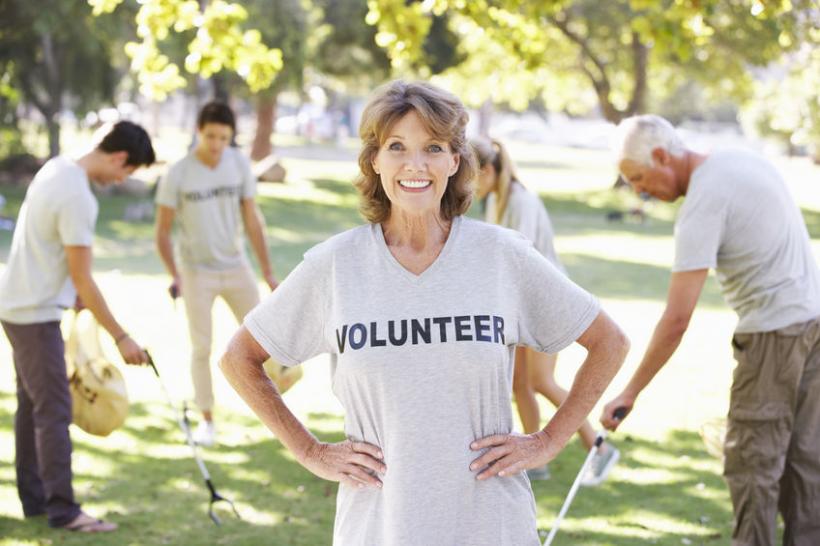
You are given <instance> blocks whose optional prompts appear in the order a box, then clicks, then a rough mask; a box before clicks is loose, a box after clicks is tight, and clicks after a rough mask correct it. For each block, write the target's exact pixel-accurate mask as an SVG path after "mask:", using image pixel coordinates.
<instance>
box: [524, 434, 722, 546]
mask: <svg viewBox="0 0 820 546" xmlns="http://www.w3.org/2000/svg"><path fill="white" fill-rule="evenodd" d="M616 441H617V442H618V447H619V448H620V450H621V453H622V457H621V460H620V462H619V463H618V465H617V466H616V467H615V469H614V470H613V472H612V474H611V475H610V478H609V480H607V481H606V482H604V484H602V485H601V486H599V487H597V488H581V489H580V490H579V492H578V494H577V496H576V497H575V500H574V501H573V503H572V505H571V507H570V509H569V511H568V513H567V519H566V520H565V523H564V524H562V527H561V530H559V533H558V534H557V535H556V540H555V542H554V544H555V545H561V544H563V545H570V544H585V545H604V544H606V545H633V544H649V543H651V544H668V545H670V546H671V545H679V544H727V543H728V542H729V537H730V536H731V530H732V512H731V504H730V502H729V493H728V491H727V489H726V487H725V485H724V482H723V479H722V477H721V475H720V470H721V469H720V462H719V461H718V460H717V459H715V458H713V457H712V456H710V455H709V454H708V453H707V452H706V450H705V449H704V447H703V442H702V440H701V438H700V436H699V435H698V434H697V433H695V432H692V431H684V430H674V431H671V432H670V433H669V435H668V436H667V437H666V438H665V440H664V441H663V442H653V441H648V440H645V439H640V438H635V437H631V436H628V437H626V438H623V439H620V440H616ZM584 456H585V452H584V451H582V449H581V447H580V446H579V445H578V444H577V443H575V444H573V445H571V446H570V447H568V448H567V449H566V450H565V451H564V452H563V453H562V454H561V455H560V456H559V458H558V459H556V460H555V461H554V462H553V463H551V464H550V469H551V471H552V478H551V479H550V480H549V481H547V482H535V483H534V484H533V490H534V493H535V498H536V503H537V505H538V514H539V530H540V531H541V532H542V533H544V534H545V533H548V532H549V531H550V529H551V528H552V525H553V522H554V520H555V517H556V516H557V514H558V512H559V510H560V508H561V505H562V504H563V502H564V498H565V496H566V494H567V492H568V491H569V487H570V485H571V484H572V480H573V479H574V478H575V474H576V473H577V472H578V469H579V468H580V466H581V464H582V462H583V460H584ZM590 519H594V520H595V522H593V523H590ZM601 522H605V523H603V524H602V523H601Z"/></svg>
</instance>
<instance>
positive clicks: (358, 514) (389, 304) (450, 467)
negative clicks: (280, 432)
mask: <svg viewBox="0 0 820 546" xmlns="http://www.w3.org/2000/svg"><path fill="white" fill-rule="evenodd" d="M598 310H599V306H598V302H597V301H596V300H595V299H594V298H593V297H592V296H591V295H590V294H588V293H587V292H585V291H584V290H582V289H581V288H579V287H578V286H577V285H575V284H573V283H572V281H570V280H569V279H567V278H566V277H565V276H564V275H562V274H561V273H560V272H558V271H557V270H556V269H555V267H554V266H552V265H551V264H550V263H549V262H548V261H547V260H546V259H545V258H544V257H543V256H541V255H540V254H539V253H538V252H537V251H536V250H535V249H534V248H533V247H532V245H531V244H530V243H529V242H528V241H526V240H525V239H524V238H523V237H522V236H521V235H519V234H517V233H515V232H513V231H510V230H507V229H504V228H499V227H497V226H491V225H488V224H485V223H483V222H478V221H474V220H470V219H466V218H462V217H457V218H455V219H454V220H453V224H452V229H451V232H450V235H449V237H448V240H447V242H446V244H445V246H444V248H443V249H442V251H441V253H440V255H439V256H438V258H437V259H436V261H435V262H434V263H433V264H432V265H431V266H430V267H429V268H428V269H427V270H426V271H424V272H423V273H422V274H421V275H415V274H413V273H410V272H409V271H407V270H406V269H404V268H403V267H402V266H401V265H400V264H399V263H398V261H396V259H395V258H394V257H393V255H392V254H391V253H390V251H389V249H388V247H387V245H386V243H385V240H384V236H383V233H382V229H381V226H379V225H366V226H361V227H358V228H354V229H352V230H350V231H347V232H345V233H342V234H340V235H337V236H335V237H333V238H331V239H329V240H328V241H326V242H324V243H322V244H320V245H318V246H316V247H314V248H313V249H311V250H310V251H308V252H307V253H306V254H305V259H304V261H303V262H302V263H301V264H299V265H298V266H297V267H296V268H295V269H294V270H293V272H292V273H291V274H290V275H289V276H288V277H287V279H285V281H284V282H283V283H282V284H281V285H280V286H279V288H277V290H276V291H274V292H273V293H272V294H270V295H269V296H268V297H267V298H266V299H265V300H264V301H263V302H262V303H261V304H260V305H259V306H258V307H257V308H256V309H255V310H254V311H252V312H251V313H250V314H249V315H248V317H247V318H246V319H245V326H246V327H247V328H248V330H249V331H250V332H251V334H252V335H253V337H254V338H255V339H256V340H257V341H258V342H259V343H260V345H262V347H264V348H265V350H266V351H267V352H268V353H269V354H270V355H271V356H272V357H273V358H274V359H276V360H278V361H280V362H282V363H283V364H285V365H295V364H299V363H301V362H304V361H306V360H308V359H310V358H312V357H314V356H316V355H318V354H321V353H330V354H331V359H332V375H333V377H332V388H333V392H334V394H335V395H336V396H337V397H338V398H339V400H340V402H341V403H342V406H343V407H344V409H345V433H346V435H347V436H348V437H349V438H350V439H353V440H357V441H365V442H369V443H371V444H374V445H376V446H379V447H380V448H381V449H382V451H383V452H384V457H385V459H384V460H385V464H386V465H387V472H386V474H385V475H383V476H380V478H381V479H382V481H383V483H384V487H383V488H382V489H381V490H378V489H354V488H350V487H347V486H344V485H342V486H340V487H339V493H338V497H337V512H336V524H335V529H334V543H335V544H337V545H344V546H351V545H352V546H364V545H375V544H378V545H382V546H401V545H417V544H442V545H455V544H471V545H473V546H482V545H486V546H505V545H506V546H522V545H524V546H527V545H530V544H531V545H533V546H535V545H537V544H539V542H538V536H537V534H536V523H535V504H534V499H533V495H532V491H531V489H530V485H529V481H528V480H527V478H526V476H525V475H524V474H520V475H518V476H513V477H509V478H492V479H489V480H486V481H482V482H479V481H477V480H476V479H475V476H476V473H475V472H472V471H470V470H469V465H470V463H471V462H472V461H473V459H475V458H476V457H477V456H478V454H477V453H476V452H472V451H471V450H470V448H469V446H470V443H471V442H472V441H474V440H475V439H477V438H482V437H484V436H488V435H491V434H497V433H507V432H510V431H512V429H513V417H512V408H511V405H510V393H511V386H512V372H513V354H514V348H515V345H517V344H524V345H529V346H532V347H535V348H536V349H538V350H542V351H545V352H550V353H555V352H558V351H560V350H561V349H563V348H564V347H566V346H567V345H569V344H570V343H572V342H573V341H574V340H575V339H577V338H578V337H579V336H580V335H581V334H582V333H583V332H584V331H585V330H586V329H587V327H588V326H589V325H590V323H591V322H592V321H593V319H594V318H595V317H596V316H597V314H598Z"/></svg>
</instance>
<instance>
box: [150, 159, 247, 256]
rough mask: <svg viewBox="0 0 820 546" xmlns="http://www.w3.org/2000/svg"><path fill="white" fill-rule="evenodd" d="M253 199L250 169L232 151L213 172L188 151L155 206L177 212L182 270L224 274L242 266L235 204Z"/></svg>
mask: <svg viewBox="0 0 820 546" xmlns="http://www.w3.org/2000/svg"><path fill="white" fill-rule="evenodd" d="M255 195H256V179H255V178H254V176H253V174H252V173H251V167H250V163H249V162H248V160H247V159H245V157H244V156H242V154H241V153H240V152H239V151H238V150H237V149H235V148H226V149H225V151H223V152H222V157H221V158H220V159H219V163H218V164H217V166H216V167H215V168H213V169H211V168H209V167H208V166H206V165H205V164H204V163H202V162H201V161H200V160H199V159H197V157H196V155H195V154H194V152H193V151H192V152H191V153H189V154H188V155H186V156H185V157H183V158H182V159H180V160H179V161H178V162H177V163H175V164H174V165H172V166H171V168H170V169H169V170H168V173H167V174H166V175H165V177H164V178H163V179H162V180H160V183H159V186H158V188H157V196H156V202H157V204H159V205H164V206H166V207H170V208H172V209H175V210H176V217H177V219H178V220H179V224H178V225H179V238H178V241H177V249H178V252H179V257H180V259H181V261H182V265H183V267H188V268H191V269H207V270H215V271H224V270H226V269H233V268H235V267H238V266H240V265H242V264H243V263H245V262H246V257H245V246H244V244H243V242H242V211H241V208H240V203H241V201H242V199H246V198H249V197H253V196H255Z"/></svg>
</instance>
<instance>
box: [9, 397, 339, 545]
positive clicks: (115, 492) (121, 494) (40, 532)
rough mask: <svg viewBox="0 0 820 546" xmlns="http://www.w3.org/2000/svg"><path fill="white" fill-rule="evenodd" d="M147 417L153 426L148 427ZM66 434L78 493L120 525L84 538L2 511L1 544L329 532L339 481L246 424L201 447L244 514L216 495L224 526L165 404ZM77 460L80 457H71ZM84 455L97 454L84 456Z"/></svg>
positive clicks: (295, 539) (248, 540)
mask: <svg viewBox="0 0 820 546" xmlns="http://www.w3.org/2000/svg"><path fill="white" fill-rule="evenodd" d="M0 396H2V406H0V408H2V409H0V432H2V433H8V434H9V435H10V429H11V414H10V412H9V410H8V409H7V408H10V407H11V405H12V403H11V401H10V400H9V399H10V398H11V395H10V394H6V393H0ZM166 414H167V415H166ZM158 416H163V417H168V418H158ZM146 420H150V422H152V423H155V425H149V426H146V423H147V422H149V421H146ZM156 425H160V426H156ZM253 425H256V426H257V427H258V424H257V423H256V422H255V421H253V420H250V419H247V418H239V417H233V418H229V419H228V420H226V422H225V425H224V426H225V427H226V428H229V427H235V429H238V430H243V429H246V427H247V429H250V427H251V426H253ZM3 429H5V430H3ZM257 430H258V429H257ZM72 434H73V437H74V438H73V443H74V461H75V464H74V467H75V476H74V481H75V491H76V492H77V495H78V500H80V501H83V502H87V503H90V504H94V503H100V505H101V506H103V507H105V508H107V514H106V517H107V518H110V519H111V520H113V521H116V522H117V523H119V525H120V529H119V531H118V532H117V533H114V534H111V535H97V536H94V537H89V536H88V535H79V534H72V533H69V532H65V531H55V530H52V529H49V528H48V526H47V523H46V521H45V519H44V518H35V519H33V520H27V521H22V520H19V519H15V518H10V517H8V516H0V537H2V538H0V544H3V543H4V541H10V543H11V544H16V543H19V542H23V541H28V542H31V543H37V544H39V543H43V544H45V543H49V544H50V543H51V541H54V540H57V541H59V542H60V543H61V544H67V545H74V544H77V545H79V544H99V545H115V544H116V545H120V544H191V545H199V544H228V543H230V544H247V545H255V544H277V545H279V544H281V545H294V546H315V545H320V544H329V543H330V541H331V535H332V529H333V517H334V512H335V495H336V485H335V484H333V483H330V482H326V481H324V480H321V479H319V478H317V477H315V476H313V475H312V474H311V473H309V472H308V471H307V470H305V469H303V468H302V467H301V466H300V465H299V464H297V463H296V462H295V461H294V459H293V458H292V457H291V456H290V454H289V453H287V452H286V450H285V449H284V448H283V447H282V446H281V444H280V443H279V442H277V441H275V440H273V439H270V436H269V435H267V434H264V435H263V434H259V435H258V436H262V437H264V438H265V439H262V440H257V441H254V440H253V439H251V436H250V434H248V433H245V434H242V435H241V436H242V441H241V442H239V443H238V445H226V446H221V447H218V448H212V449H207V450H203V451H201V454H202V455H203V458H204V460H205V464H206V465H207V467H208V470H209V471H210V473H211V476H212V479H213V483H214V484H215V486H216V488H217V490H218V491H219V492H220V493H221V494H222V495H223V496H225V497H227V498H229V499H231V500H233V501H234V502H235V503H236V506H237V509H238V511H239V513H240V515H241V516H242V517H243V519H237V518H236V517H234V516H233V514H232V513H231V512H230V510H229V509H228V507H227V505H226V504H225V503H217V505H216V507H217V513H218V514H219V516H220V518H221V519H222V522H223V524H222V526H221V527H217V526H215V525H214V524H213V523H212V522H211V520H210V519H209V518H208V515H207V507H208V500H209V498H210V496H209V493H208V491H207V489H206V487H205V484H204V482H203V478H202V476H201V474H200V473H199V470H198V468H197V466H196V463H195V461H194V458H193V457H192V455H191V452H190V449H189V448H188V447H187V446H186V445H184V440H183V437H182V433H181V432H180V431H179V429H178V428H177V427H176V423H175V422H174V421H173V420H171V419H170V411H165V408H163V409H162V410H160V409H158V408H157V407H156V405H155V404H154V405H150V406H145V405H142V404H134V405H132V411H131V414H130V415H129V420H128V423H127V425H126V426H125V427H124V428H123V429H121V430H119V431H117V432H116V433H115V434H114V435H112V436H111V437H109V438H106V439H98V438H91V437H89V436H86V435H83V434H77V433H76V432H73V433H72ZM317 436H318V437H319V438H320V439H322V440H323V441H340V440H342V439H344V436H343V434H341V433H331V434H328V433H321V432H320V433H317ZM79 459H83V460H85V463H84V464H77V461H78V460H79ZM88 460H92V461H97V460H99V461H101V463H100V464H99V465H97V464H93V465H89V463H88V462H87V461H88ZM78 468H82V470H81V471H79V472H78V471H77V469H78ZM90 469H93V473H89V470H90ZM9 474H10V475H13V471H12V472H9ZM3 481H4V482H6V483H4V484H3V485H4V486H7V487H9V488H11V489H13V488H14V484H13V483H8V480H3ZM15 500H16V499H15ZM100 512H101V510H100V509H97V510H95V511H94V513H95V514H96V513H100Z"/></svg>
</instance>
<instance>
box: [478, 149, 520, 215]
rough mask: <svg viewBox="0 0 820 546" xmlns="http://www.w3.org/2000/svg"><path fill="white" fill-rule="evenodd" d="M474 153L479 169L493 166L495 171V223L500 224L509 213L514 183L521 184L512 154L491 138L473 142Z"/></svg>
mask: <svg viewBox="0 0 820 546" xmlns="http://www.w3.org/2000/svg"><path fill="white" fill-rule="evenodd" d="M471 144H472V146H473V151H474V152H475V155H476V158H477V159H478V168H479V169H482V168H484V166H485V165H492V166H493V168H494V169H495V181H496V184H495V187H494V188H493V190H492V191H493V192H495V197H496V199H495V202H496V207H495V215H496V217H495V223H496V224H500V223H501V219H502V218H503V217H504V213H505V212H506V211H507V204H508V203H509V202H510V192H511V191H512V184H513V182H518V183H519V184H521V182H520V181H519V180H518V175H517V174H515V166H513V162H512V159H511V158H510V154H508V153H507V149H506V148H505V147H504V145H503V144H501V142H499V141H497V140H495V139H489V138H477V139H474V140H473V141H472V142H471Z"/></svg>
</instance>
